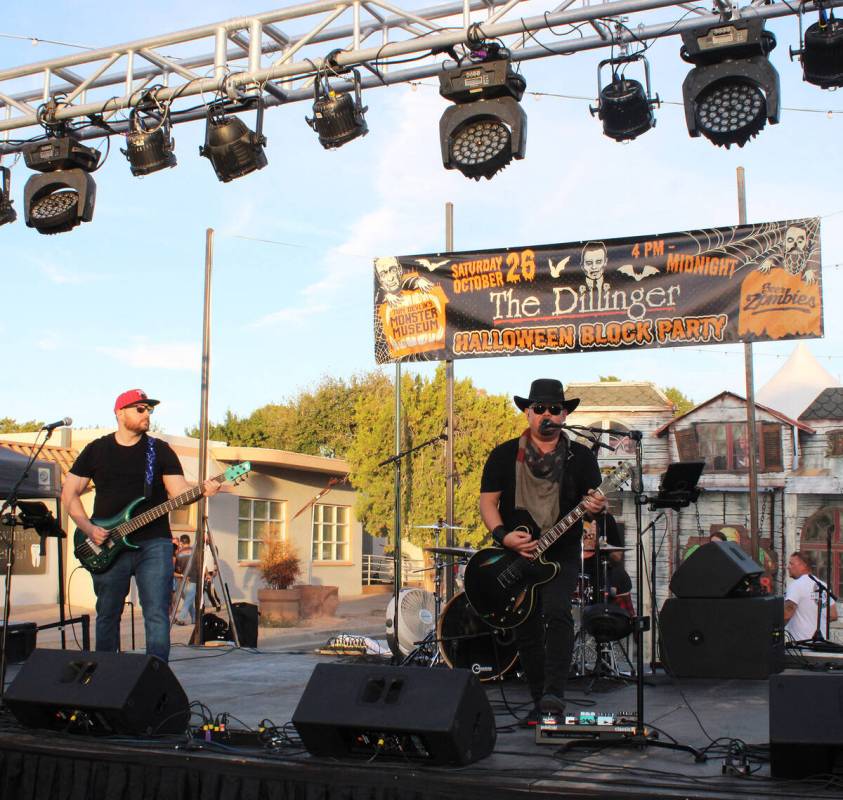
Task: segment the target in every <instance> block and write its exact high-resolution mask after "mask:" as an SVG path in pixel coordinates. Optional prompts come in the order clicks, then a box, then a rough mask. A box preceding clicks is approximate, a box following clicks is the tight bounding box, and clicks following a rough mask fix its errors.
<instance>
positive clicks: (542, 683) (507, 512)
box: [480, 378, 606, 723]
mask: <svg viewBox="0 0 843 800" xmlns="http://www.w3.org/2000/svg"><path fill="white" fill-rule="evenodd" d="M514 401H515V405H517V406H518V408H519V409H521V411H523V412H524V413H525V415H526V417H527V425H528V428H527V430H526V431H524V433H523V434H522V435H521V436H520V437H519V438H518V439H510V440H509V441H507V442H504V443H503V444H500V445H498V446H497V447H496V448H495V449H494V450H492V452H491V453H490V454H489V458H488V459H487V461H486V466H485V467H484V469H483V477H482V479H481V482H480V516H481V517H482V519H483V523H484V524H485V525H486V527H487V528H488V529H489V531H490V532H491V534H492V538H493V539H494V540H495V542H496V543H497V544H498V545H499V546H501V547H507V548H509V549H511V550H514V551H516V552H518V553H520V554H521V555H522V556H524V557H525V558H533V557H534V555H535V554H534V551H535V549H536V546H537V541H536V540H537V539H538V538H539V536H540V535H541V533H542V532H543V531H544V530H546V529H547V528H550V527H551V526H552V525H554V524H555V523H556V522H557V521H558V520H559V519H560V518H561V517H562V516H564V515H565V514H567V513H568V512H569V511H570V510H571V509H572V508H574V507H575V506H576V505H577V504H578V503H579V502H580V501H581V500H584V502H585V508H586V511H587V512H588V513H589V514H597V513H599V512H600V511H602V510H603V509H604V508H605V506H606V500H605V498H603V497H602V496H601V495H599V494H597V493H596V492H594V489H595V487H597V486H599V485H600V478H601V476H600V470H599V468H598V466H597V457H596V456H595V455H594V453H592V452H591V450H590V449H589V448H588V447H585V446H584V445H581V444H579V443H577V442H571V441H569V439H568V437H567V436H566V435H565V434H564V433H563V432H562V431H561V430H559V429H555V430H548V429H546V428H542V422H543V421H544V420H550V421H551V422H553V423H556V424H560V423H563V422H564V421H565V418H566V417H567V415H568V414H569V413H570V412H572V411H573V410H574V409H575V408H576V407H577V406H578V405H579V402H580V401H579V400H578V399H570V400H566V399H565V392H564V390H563V388H562V384H561V383H560V382H559V381H557V380H554V379H551V378H541V379H539V380H535V381H533V383H532V385H531V386H530V394H529V397H527V398H524V397H518V396H517V395H516V396H515V397H514ZM525 522H526V523H528V524H529V523H530V522H532V523H533V524H532V525H531V526H530V527H531V529H532V533H528V532H526V531H523V530H515V528H516V527H517V526H518V525H523V524H525ZM581 536H582V524H581V523H577V524H576V525H575V526H574V527H572V528H571V529H570V530H568V531H567V532H566V533H565V535H564V536H563V537H562V538H561V539H559V541H557V542H556V543H555V544H553V545H552V546H551V547H550V548H549V549H548V550H547V552H546V553H545V559H546V560H550V561H555V562H557V563H558V564H559V567H560V569H559V572H558V574H557V575H556V577H555V578H553V580H551V581H549V582H548V583H545V584H542V585H541V586H540V587H538V591H537V605H536V610H535V611H534V613H533V614H531V615H530V616H529V617H528V618H527V619H526V620H525V621H524V622H522V623H521V624H520V625H518V626H517V627H516V628H515V635H516V640H517V642H518V654H519V656H520V659H521V666H522V668H523V670H524V673H525V675H526V677H527V683H528V684H529V687H530V694H531V695H532V698H533V709H532V710H531V711H530V713H529V715H528V717H527V722H528V723H534V722H536V721H537V720H538V718H539V716H540V714H541V713H554V714H560V713H562V712H563V711H564V710H565V702H564V696H565V683H566V681H567V678H568V671H569V669H570V665H571V655H572V652H573V647H574V619H573V616H572V614H571V596H572V595H573V593H574V589H575V586H576V581H577V573H578V563H579V551H580V537H581Z"/></svg>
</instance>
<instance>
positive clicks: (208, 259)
mask: <svg viewBox="0 0 843 800" xmlns="http://www.w3.org/2000/svg"><path fill="white" fill-rule="evenodd" d="M213 264H214V229H213V228H208V229H207V230H206V231H205V303H204V307H203V311H202V390H201V395H200V401H199V483H200V484H201V483H204V482H205V480H206V479H207V477H208V385H209V376H210V369H211V271H212V268H213ZM206 514H207V501H206V500H205V497H204V496H203V497H200V498H199V502H198V503H197V504H196V536H195V537H194V540H193V547H194V551H193V552H194V555H193V557H194V559H198V562H197V569H196V597H194V600H193V602H194V603H195V605H194V609H195V612H196V617H195V620H196V621H195V623H194V626H195V627H194V629H193V641H194V642H196V643H197V644H200V645H201V644H204V643H205V639H204V638H203V635H202V600H203V598H204V594H205V527H206V525H207V520H206Z"/></svg>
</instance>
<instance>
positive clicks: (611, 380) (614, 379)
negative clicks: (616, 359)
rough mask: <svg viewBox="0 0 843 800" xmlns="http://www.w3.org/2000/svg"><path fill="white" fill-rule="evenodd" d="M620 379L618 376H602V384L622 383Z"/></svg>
mask: <svg viewBox="0 0 843 800" xmlns="http://www.w3.org/2000/svg"><path fill="white" fill-rule="evenodd" d="M620 380H621V379H620V378H619V377H618V376H617V375H601V376H600V383H620Z"/></svg>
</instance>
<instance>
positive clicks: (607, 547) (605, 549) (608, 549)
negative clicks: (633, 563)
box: [600, 540, 630, 554]
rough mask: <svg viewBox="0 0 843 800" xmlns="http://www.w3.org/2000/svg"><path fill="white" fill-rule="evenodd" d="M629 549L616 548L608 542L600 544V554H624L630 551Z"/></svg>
mask: <svg viewBox="0 0 843 800" xmlns="http://www.w3.org/2000/svg"><path fill="white" fill-rule="evenodd" d="M629 549H630V548H629V547H616V546H615V545H613V544H607V543H606V542H604V541H602V540H601V542H600V553H601V554H602V553H623V552H624V551H625V550H629Z"/></svg>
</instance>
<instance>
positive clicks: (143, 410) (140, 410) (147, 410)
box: [129, 406, 153, 414]
mask: <svg viewBox="0 0 843 800" xmlns="http://www.w3.org/2000/svg"><path fill="white" fill-rule="evenodd" d="M129 408H133V409H135V411H137V412H138V414H151V413H152V411H153V407H152V406H129Z"/></svg>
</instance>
